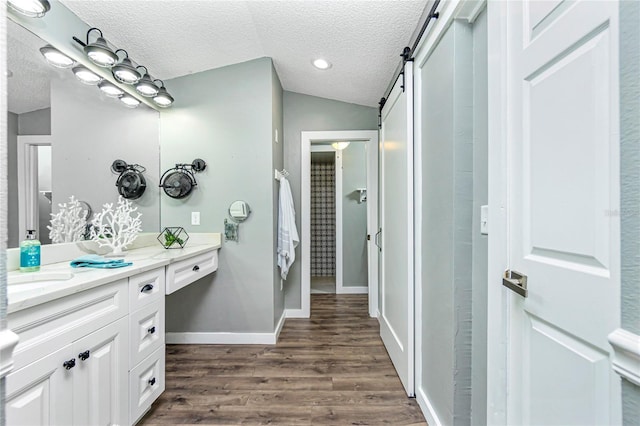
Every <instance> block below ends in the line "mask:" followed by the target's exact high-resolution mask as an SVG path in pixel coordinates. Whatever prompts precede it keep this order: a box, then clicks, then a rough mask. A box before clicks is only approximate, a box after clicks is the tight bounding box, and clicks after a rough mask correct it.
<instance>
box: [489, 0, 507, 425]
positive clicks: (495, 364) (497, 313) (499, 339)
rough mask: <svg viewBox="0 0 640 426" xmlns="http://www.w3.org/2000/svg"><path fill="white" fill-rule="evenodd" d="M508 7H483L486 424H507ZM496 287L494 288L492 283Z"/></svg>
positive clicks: (495, 4) (492, 3)
mask: <svg viewBox="0 0 640 426" xmlns="http://www.w3.org/2000/svg"><path fill="white" fill-rule="evenodd" d="M507 7H508V2H501V1H490V2H488V4H487V44H488V55H489V58H488V75H489V80H488V100H489V103H488V118H489V122H488V140H489V143H488V161H489V166H488V170H489V176H488V178H489V180H488V183H489V185H488V190H489V233H490V234H489V235H490V237H489V246H488V271H487V273H488V277H487V279H488V281H487V282H488V283H489V284H490V285H489V287H488V288H487V424H489V425H494V424H495V425H502V424H506V423H507V342H506V337H505V336H506V335H507V334H506V330H507V325H508V319H507V309H508V306H507V304H508V303H509V302H508V298H507V297H506V294H505V291H504V290H503V287H502V286H501V285H500V284H499V277H500V276H502V273H503V272H504V270H505V269H507V268H508V266H509V258H508V247H507V245H508V242H509V240H508V221H507V208H508V203H507V194H508V188H507V186H508V170H509V169H508V161H507V120H508V117H509V114H508V111H507V109H506V106H507V99H506V97H507V88H506V86H507V76H508V69H507V61H506V60H505V58H507V57H508V55H507V42H508V37H507V19H506V15H507ZM496 283H498V284H496Z"/></svg>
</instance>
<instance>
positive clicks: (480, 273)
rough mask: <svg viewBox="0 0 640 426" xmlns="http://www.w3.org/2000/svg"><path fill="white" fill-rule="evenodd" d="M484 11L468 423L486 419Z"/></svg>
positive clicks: (476, 36)
mask: <svg viewBox="0 0 640 426" xmlns="http://www.w3.org/2000/svg"><path fill="white" fill-rule="evenodd" d="M487 59H488V56H487V12H486V10H485V11H484V12H482V14H481V15H480V16H478V18H477V19H476V21H475V22H474V25H473V216H472V221H473V238H472V244H473V290H472V298H473V303H472V317H473V319H472V333H471V339H472V340H471V342H472V348H471V352H472V354H473V357H472V362H471V380H472V382H471V389H472V392H471V424H473V425H484V424H486V422H487V303H488V302H487V300H488V295H487V274H488V271H487V265H488V253H489V247H488V236H487V235H482V234H481V233H480V206H482V205H486V204H488V203H489V194H488V190H489V170H488V165H489V159H488V128H487V125H488V121H489V119H488V113H487V111H488V99H489V98H488V93H487V89H488V85H487V81H488V71H487Z"/></svg>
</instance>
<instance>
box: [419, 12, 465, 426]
mask: <svg viewBox="0 0 640 426" xmlns="http://www.w3.org/2000/svg"><path fill="white" fill-rule="evenodd" d="M472 49H473V38H472V33H471V28H470V26H468V25H467V24H464V23H462V22H458V21H456V22H454V23H453V24H452V25H451V27H450V28H449V29H448V30H447V32H446V33H445V35H444V36H443V37H442V39H441V40H440V42H439V44H438V46H437V47H436V49H435V50H434V51H433V53H432V54H431V56H430V57H429V58H428V60H427V63H426V64H425V65H424V67H423V68H422V70H421V71H420V72H421V73H422V75H421V78H422V84H423V91H422V93H418V94H417V96H421V97H422V105H423V106H424V110H423V113H422V114H423V115H422V117H421V118H420V119H421V120H422V129H423V139H422V141H420V142H419V143H422V158H421V164H422V173H423V182H422V185H423V186H422V192H423V193H422V197H423V200H422V208H423V219H422V220H423V233H422V236H421V238H422V247H423V249H422V259H421V261H422V283H419V285H421V286H422V300H421V301H419V303H422V312H423V336H422V348H421V351H422V378H421V379H422V384H423V390H424V392H425V394H426V396H427V398H428V399H429V401H431V403H432V404H433V407H434V409H435V411H436V413H437V415H438V417H439V418H440V420H441V421H442V422H443V424H447V425H451V424H469V422H470V412H471V382H472V378H471V310H472V297H471V291H472V286H471V282H472V256H473V251H472V212H473V196H474V185H473V161H474V150H473V116H472V105H473V90H472V84H473V80H472V77H473V75H472V69H473V68H472V59H473V58H472Z"/></svg>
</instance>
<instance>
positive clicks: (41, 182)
mask: <svg viewBox="0 0 640 426" xmlns="http://www.w3.org/2000/svg"><path fill="white" fill-rule="evenodd" d="M51 207H52V186H51V136H49V135H44V136H31V135H29V136H18V211H19V216H18V217H19V221H18V229H19V234H18V236H19V239H18V240H19V241H20V240H21V239H22V238H24V236H25V235H26V233H27V230H29V229H33V230H35V231H36V236H37V238H38V239H39V240H40V242H41V243H42V244H50V243H51V239H50V238H49V231H48V229H47V225H48V224H49V220H50V218H51V217H50V216H51V210H52V209H51Z"/></svg>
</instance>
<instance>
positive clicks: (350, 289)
mask: <svg viewBox="0 0 640 426" xmlns="http://www.w3.org/2000/svg"><path fill="white" fill-rule="evenodd" d="M336 293H337V294H367V293H369V287H367V286H366V285H365V286H358V287H356V286H347V287H345V286H342V288H336Z"/></svg>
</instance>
